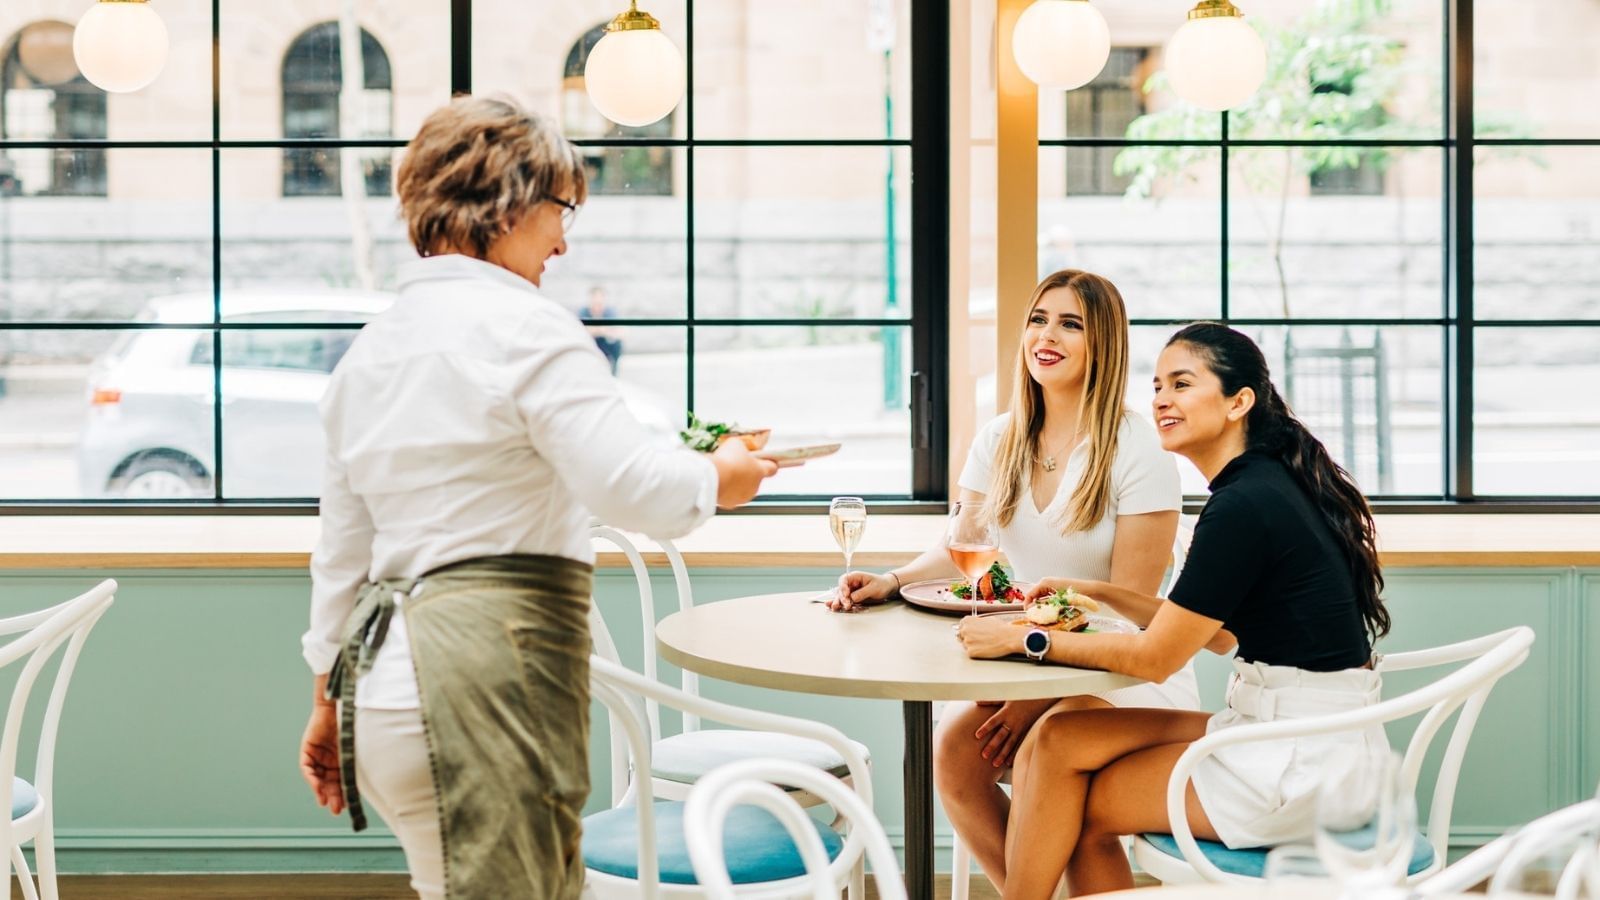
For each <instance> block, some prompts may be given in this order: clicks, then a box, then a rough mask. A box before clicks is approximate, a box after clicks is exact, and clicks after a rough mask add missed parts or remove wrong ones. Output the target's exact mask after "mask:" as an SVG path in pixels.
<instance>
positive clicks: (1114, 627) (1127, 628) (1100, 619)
mask: <svg viewBox="0 0 1600 900" xmlns="http://www.w3.org/2000/svg"><path fill="white" fill-rule="evenodd" d="M996 615H997V616H999V617H1000V618H1002V619H1005V620H1007V621H1011V622H1016V623H1017V627H1018V628H1021V627H1022V625H1023V623H1024V622H1026V619H1024V618H1023V617H1022V615H1021V614H1020V613H996ZM1084 615H1085V616H1087V617H1088V619H1089V626H1088V627H1087V628H1084V629H1083V630H1082V631H1080V632H1070V633H1072V634H1083V633H1088V634H1094V633H1100V634H1138V633H1139V626H1137V625H1135V624H1133V623H1132V622H1129V621H1128V620H1127V619H1119V618H1117V617H1116V616H1106V615H1101V614H1099V613H1085V614H1084Z"/></svg>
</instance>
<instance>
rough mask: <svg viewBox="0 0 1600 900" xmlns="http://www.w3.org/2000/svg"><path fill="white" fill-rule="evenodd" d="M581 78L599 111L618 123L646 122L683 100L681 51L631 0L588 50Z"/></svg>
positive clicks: (634, 1) (656, 22) (655, 118)
mask: <svg viewBox="0 0 1600 900" xmlns="http://www.w3.org/2000/svg"><path fill="white" fill-rule="evenodd" d="M583 83H584V87H585V88H586V89H587V90H588V92H589V100H590V102H592V103H594V105H595V108H596V109H598V110H600V114H601V115H603V116H605V117H606V118H608V119H610V120H611V121H613V122H616V123H617V124H619V125H628V126H632V127H638V126H641V125H649V124H650V123H652V122H656V121H659V120H660V119H661V118H663V117H664V116H666V115H668V114H669V113H671V112H672V110H673V109H675V108H676V107H677V105H678V101H680V100H682V99H683V86H684V71H683V54H681V53H679V52H678V48H677V45H675V44H673V43H672V41H671V40H670V39H668V38H667V36H666V35H665V34H663V33H662V31H661V23H660V22H659V21H657V19H656V17H655V16H652V15H650V14H649V13H647V12H644V11H642V10H640V9H639V2H638V0H630V2H629V6H628V9H627V10H626V11H625V12H622V13H620V14H618V15H617V17H616V18H614V19H612V20H611V24H609V25H607V26H606V33H605V36H604V37H602V38H600V40H599V42H598V43H596V44H595V45H594V49H593V50H591V51H589V59H588V62H586V63H585V64H584V69H583Z"/></svg>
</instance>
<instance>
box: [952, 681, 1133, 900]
mask: <svg viewBox="0 0 1600 900" xmlns="http://www.w3.org/2000/svg"><path fill="white" fill-rule="evenodd" d="M1109 708H1110V704H1108V703H1106V702H1105V701H1104V700H1101V699H1100V698H1098V697H1091V696H1083V697H1065V698H1062V699H1061V700H1058V701H1056V703H1055V705H1053V706H1051V707H1050V709H1049V710H1047V711H1046V712H1045V714H1044V715H1042V716H1040V717H1039V719H1038V722H1044V721H1045V720H1047V719H1049V718H1050V717H1051V716H1053V715H1056V714H1058V713H1060V712H1064V711H1068V710H1073V709H1109ZM999 709H1000V707H998V706H978V705H976V704H973V703H952V704H950V705H949V706H947V707H945V710H944V713H943V714H942V715H941V716H940V717H939V725H938V727H937V728H936V729H935V730H934V734H933V783H934V787H935V788H936V789H937V790H938V792H939V802H940V804H941V805H942V806H943V807H944V812H945V815H946V816H947V817H949V819H950V824H951V826H953V827H954V828H955V831H956V834H958V835H960V836H961V842H962V843H964V844H966V845H967V849H968V851H970V852H971V853H972V858H973V859H974V860H976V861H977V863H978V866H979V867H980V868H982V869H983V874H984V875H986V876H988V878H989V880H990V881H991V882H993V883H994V886H995V888H996V889H997V890H998V889H1001V888H1003V887H1004V886H1005V876H1006V865H1005V864H1006V854H1005V844H1006V819H1007V817H1008V816H1009V814H1010V811H1011V798H1010V796H1009V795H1007V794H1006V792H1005V790H1004V789H1003V788H1001V787H1000V784H999V781H1000V776H1001V774H1002V773H1003V772H1005V769H1004V768H996V767H995V766H994V765H992V764H991V763H990V761H989V760H987V759H984V758H983V756H982V755H981V754H982V751H983V747H984V744H985V743H986V741H980V740H978V739H977V738H976V737H974V736H973V732H975V731H977V730H978V726H979V725H982V724H983V723H984V722H986V721H988V719H989V717H990V716H992V715H994V714H995V713H996V712H998V711H999ZM1038 722H1036V723H1035V724H1034V727H1033V728H1030V729H1029V730H1028V733H1029V734H1032V733H1033V732H1034V731H1036V730H1037V729H1038ZM1017 738H1018V739H1019V740H1022V741H1023V744H1022V746H1023V748H1026V747H1027V746H1028V743H1027V740H1026V736H1025V735H1017ZM1023 752H1024V750H1021V749H1019V750H1018V751H1017V760H1018V762H1017V765H1020V764H1021V762H1020V761H1021V758H1022V753H1023ZM1013 776H1014V777H1015V773H1013Z"/></svg>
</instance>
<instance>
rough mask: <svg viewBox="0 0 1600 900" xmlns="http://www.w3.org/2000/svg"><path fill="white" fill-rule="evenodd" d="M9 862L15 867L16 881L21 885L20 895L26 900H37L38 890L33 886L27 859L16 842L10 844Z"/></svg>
mask: <svg viewBox="0 0 1600 900" xmlns="http://www.w3.org/2000/svg"><path fill="white" fill-rule="evenodd" d="M11 864H12V865H14V866H16V867H17V882H18V883H19V884H21V885H22V896H23V897H25V898H27V900H39V892H38V891H36V890H34V887H33V874H32V873H30V872H29V871H28V859H27V857H25V856H23V855H22V848H21V847H19V846H17V845H16V844H12V845H11Z"/></svg>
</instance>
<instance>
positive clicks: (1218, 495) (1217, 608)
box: [1170, 451, 1372, 672]
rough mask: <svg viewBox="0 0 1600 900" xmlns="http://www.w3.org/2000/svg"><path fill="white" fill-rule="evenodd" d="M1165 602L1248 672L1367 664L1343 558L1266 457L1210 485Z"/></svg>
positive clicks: (1302, 495) (1278, 464) (1233, 467)
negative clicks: (1235, 649) (1221, 636)
mask: <svg viewBox="0 0 1600 900" xmlns="http://www.w3.org/2000/svg"><path fill="white" fill-rule="evenodd" d="M1170 599H1171V600H1172V602H1174V603H1176V604H1178V605H1179V606H1181V607H1183V608H1184V609H1187V610H1190V611H1192V612H1197V613H1199V614H1200V615H1202V616H1206V617H1208V618H1212V619H1218V620H1220V621H1221V622H1222V624H1223V627H1224V628H1227V629H1228V630H1229V631H1231V632H1233V634H1234V636H1235V637H1237V638H1238V639H1239V658H1240V659H1242V660H1245V661H1246V662H1263V663H1266V664H1268V665H1274V666H1296V667H1298V668H1301V669H1309V670H1311V671H1313V672H1333V671H1337V670H1339V669H1353V668H1356V667H1358V666H1362V665H1365V664H1366V663H1367V660H1368V659H1369V658H1370V657H1371V655H1372V647H1371V644H1369V643H1368V641H1367V633H1366V627H1365V625H1364V623H1363V622H1362V620H1361V611H1360V610H1359V608H1358V607H1357V606H1356V593H1355V590H1354V587H1353V585H1352V582H1351V576H1350V568H1349V563H1348V562H1347V561H1346V559H1345V555H1344V551H1343V549H1341V548H1340V546H1339V543H1338V541H1337V540H1336V539H1335V537H1334V535H1333V532H1332V530H1330V529H1329V527H1328V523H1327V521H1326V520H1325V519H1323V517H1322V513H1320V512H1319V511H1318V510H1317V508H1316V506H1315V505H1314V504H1313V503H1312V502H1311V498H1310V497H1309V496H1307V495H1306V492H1305V491H1304V490H1302V489H1301V488H1300V485H1299V483H1298V482H1296V481H1295V478H1294V475H1292V474H1290V472H1289V470H1288V468H1287V467H1286V466H1285V465H1284V464H1283V462H1282V461H1281V460H1279V459H1277V458H1276V457H1273V456H1271V455H1269V454H1266V453H1259V452H1256V451H1249V452H1246V453H1244V454H1243V455H1241V456H1239V457H1237V458H1236V459H1234V460H1233V461H1232V462H1230V463H1228V464H1227V465H1226V466H1224V467H1223V469H1222V471H1221V472H1218V473H1217V477H1216V478H1215V479H1214V480H1213V481H1212V482H1211V499H1210V500H1208V501H1207V502H1206V505H1205V509H1203V510H1201V512H1200V521H1199V522H1197V523H1196V524H1195V528H1194V541H1193V543H1192V544H1191V545H1190V548H1189V559H1188V561H1187V562H1186V563H1184V566H1183V574H1182V575H1180V576H1178V583H1177V584H1176V585H1174V586H1173V588H1172V592H1171V597H1170Z"/></svg>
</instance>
